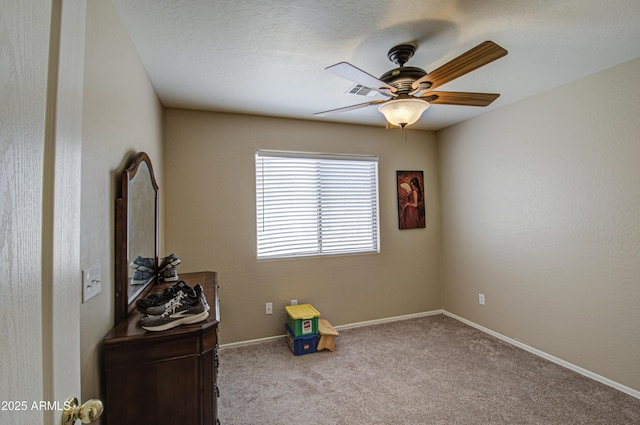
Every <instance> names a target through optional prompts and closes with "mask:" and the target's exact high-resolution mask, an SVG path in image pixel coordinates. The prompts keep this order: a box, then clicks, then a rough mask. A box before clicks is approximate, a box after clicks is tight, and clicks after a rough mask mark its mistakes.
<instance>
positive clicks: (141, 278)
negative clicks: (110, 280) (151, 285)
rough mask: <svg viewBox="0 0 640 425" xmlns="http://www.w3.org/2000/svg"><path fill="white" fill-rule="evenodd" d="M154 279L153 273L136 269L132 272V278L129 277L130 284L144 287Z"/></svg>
mask: <svg viewBox="0 0 640 425" xmlns="http://www.w3.org/2000/svg"><path fill="white" fill-rule="evenodd" d="M154 277H156V275H155V274H154V273H153V272H149V271H146V270H142V269H138V270H136V271H134V272H133V276H132V277H131V284H132V285H144V284H145V283H147V282H150V281H151V280H153V278H154Z"/></svg>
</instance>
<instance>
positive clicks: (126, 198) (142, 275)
mask: <svg viewBox="0 0 640 425" xmlns="http://www.w3.org/2000/svg"><path fill="white" fill-rule="evenodd" d="M157 265H158V185H157V183H156V179H155V176H154V173H153V167H152V165H151V160H150V159H149V156H148V155H147V154H146V153H144V152H140V153H137V154H136V155H135V157H134V158H133V160H132V162H131V165H129V167H128V168H127V169H126V170H125V171H124V172H123V173H122V197H121V198H118V199H117V200H116V273H115V274H116V290H115V310H116V311H115V312H116V314H115V316H116V317H115V319H116V323H118V322H119V321H120V320H122V319H124V318H125V317H127V315H128V314H129V313H130V312H131V311H132V310H133V308H134V301H135V300H136V299H137V298H138V297H142V296H144V295H146V293H147V292H149V290H150V289H151V287H152V286H153V284H154V283H155V281H156V275H157V272H156V271H157Z"/></svg>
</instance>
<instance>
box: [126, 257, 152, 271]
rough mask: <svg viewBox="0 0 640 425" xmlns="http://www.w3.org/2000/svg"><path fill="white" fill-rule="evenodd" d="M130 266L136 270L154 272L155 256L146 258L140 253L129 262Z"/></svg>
mask: <svg viewBox="0 0 640 425" xmlns="http://www.w3.org/2000/svg"><path fill="white" fill-rule="evenodd" d="M129 267H131V268H132V269H136V270H142V271H147V272H153V271H154V270H155V269H156V260H155V258H144V257H141V256H139V255H138V256H137V257H136V258H135V260H133V261H132V262H131V264H129Z"/></svg>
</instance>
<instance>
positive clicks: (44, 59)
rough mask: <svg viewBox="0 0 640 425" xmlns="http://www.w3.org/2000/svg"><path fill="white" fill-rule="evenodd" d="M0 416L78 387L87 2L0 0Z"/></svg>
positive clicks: (35, 417)
mask: <svg viewBox="0 0 640 425" xmlns="http://www.w3.org/2000/svg"><path fill="white" fill-rule="evenodd" d="M0 1H1V7H0V10H2V13H1V14H0V32H1V33H2V37H0V136H1V139H0V161H1V162H0V258H1V259H2V263H1V264H2V266H1V267H0V291H1V293H0V359H1V360H0V382H2V385H0V403H2V405H1V406H0V423H6V424H9V423H10V424H18V425H21V424H24V425H27V424H30V425H32V424H59V423H60V421H61V415H62V412H61V409H62V408H63V404H64V402H65V400H67V399H68V398H70V397H79V396H80V348H79V347H80V327H79V317H80V315H79V311H80V303H81V277H80V268H79V265H80V261H79V258H80V255H79V250H80V178H81V176H80V161H81V154H80V153H81V139H80V136H81V129H82V128H81V127H82V116H81V113H82V80H83V79H82V76H83V67H84V63H83V62H84V28H85V8H86V0H0Z"/></svg>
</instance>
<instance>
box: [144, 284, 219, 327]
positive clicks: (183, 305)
mask: <svg viewBox="0 0 640 425" xmlns="http://www.w3.org/2000/svg"><path fill="white" fill-rule="evenodd" d="M198 286H199V285H198ZM198 286H196V288H194V289H193V290H191V291H189V292H179V293H178V295H177V296H176V297H175V298H173V299H172V300H171V301H169V302H168V303H166V304H165V305H164V307H165V310H164V312H163V313H162V314H161V315H159V316H147V317H143V318H141V319H140V326H142V328H143V329H146V330H148V331H166V330H168V329H173V328H175V327H177V326H180V325H187V324H191V323H198V322H202V321H203V320H205V319H206V318H207V317H209V312H208V311H207V308H206V307H205V305H204V304H203V303H202V292H201V288H199V287H198Z"/></svg>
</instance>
